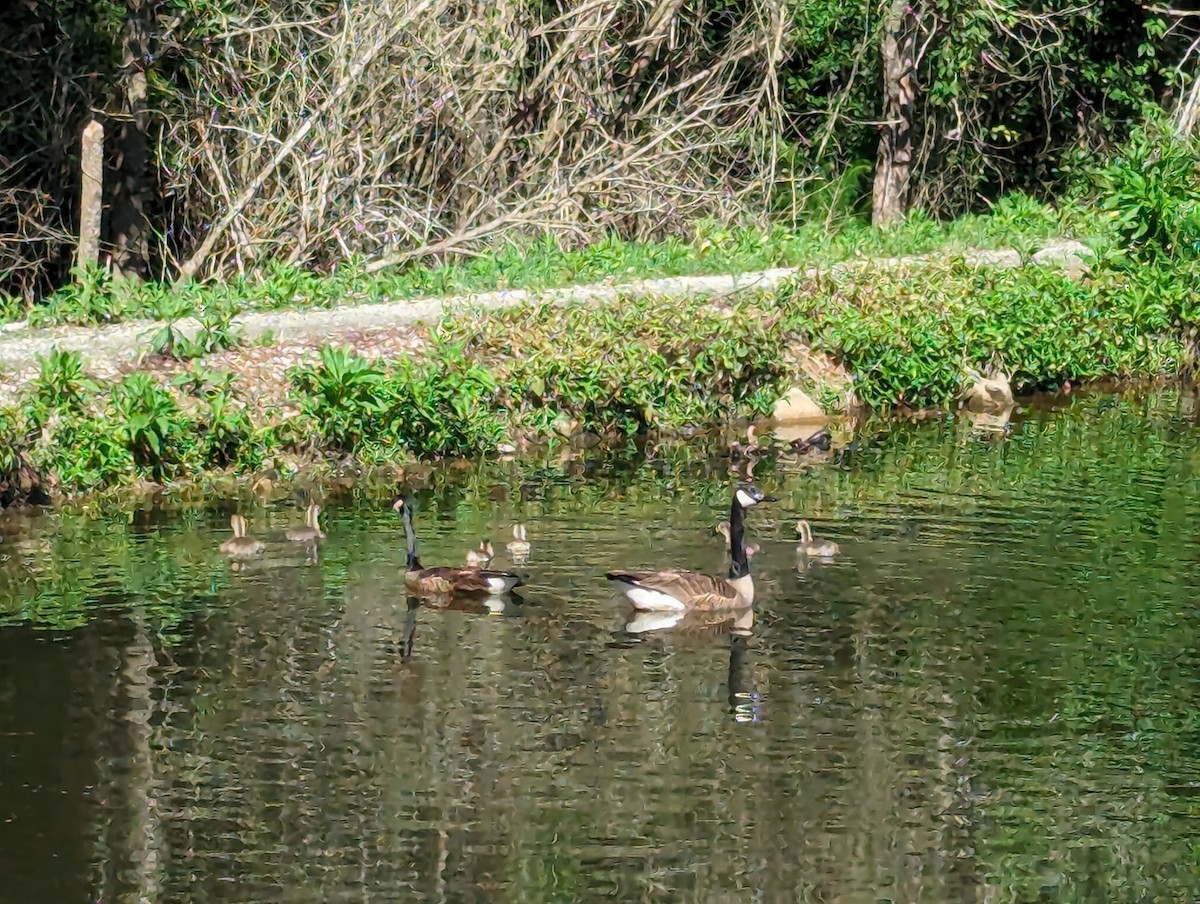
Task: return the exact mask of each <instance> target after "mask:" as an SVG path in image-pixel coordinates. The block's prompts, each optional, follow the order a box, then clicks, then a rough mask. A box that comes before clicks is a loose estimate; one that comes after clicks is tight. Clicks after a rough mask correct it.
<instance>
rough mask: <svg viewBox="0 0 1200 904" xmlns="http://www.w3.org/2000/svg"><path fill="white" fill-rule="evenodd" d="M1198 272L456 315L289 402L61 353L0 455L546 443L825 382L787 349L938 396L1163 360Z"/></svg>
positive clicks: (197, 470) (244, 468)
mask: <svg viewBox="0 0 1200 904" xmlns="http://www.w3.org/2000/svg"><path fill="white" fill-rule="evenodd" d="M1198 269H1200V267H1198V266H1197V264H1195V263H1194V262H1192V261H1188V260H1182V261H1179V260H1167V259H1159V260H1157V261H1155V262H1146V261H1144V260H1141V259H1139V258H1137V257H1133V256H1130V255H1126V254H1109V255H1107V256H1104V257H1102V258H1101V259H1100V260H1099V261H1098V262H1097V263H1096V264H1095V265H1094V267H1093V269H1092V272H1091V274H1090V276H1089V278H1088V279H1087V280H1083V281H1074V280H1072V279H1071V278H1070V277H1068V276H1067V275H1065V274H1063V273H1062V272H1059V271H1057V270H1052V269H1049V268H1042V267H1026V268H1019V269H1009V270H998V269H994V268H988V267H980V266H973V265H970V264H968V263H966V262H964V261H963V260H962V259H961V258H959V259H953V258H952V259H948V260H939V261H937V262H933V263H929V264H926V265H925V266H924V267H923V268H922V270H921V277H920V279H913V278H912V276H911V273H907V272H905V270H904V269H903V268H899V269H897V268H895V267H890V268H887V267H878V268H873V269H870V268H869V269H867V270H865V271H863V270H856V271H855V272H853V273H851V272H848V271H841V272H836V271H835V272H832V273H823V274H820V275H818V276H812V277H810V276H802V277H797V278H795V279H793V280H791V281H789V282H788V283H787V284H785V285H784V286H782V287H780V288H779V289H777V290H776V291H774V292H772V293H758V294H750V295H746V296H744V297H741V298H739V299H738V300H737V301H736V302H735V303H733V304H732V305H724V306H717V305H713V304H711V303H710V302H709V301H708V300H707V299H703V298H688V299H677V298H658V297H637V298H624V299H619V300H618V301H617V302H616V303H614V304H607V305H594V304H581V305H573V306H565V307H563V306H555V305H549V304H544V305H527V306H522V307H516V308H507V309H502V310H499V311H490V312H485V311H477V310H467V311H457V312H455V313H453V314H451V315H449V316H447V317H446V318H445V319H444V320H443V321H442V322H441V323H439V324H437V325H436V326H435V327H434V328H433V329H431V331H430V334H429V336H428V337H427V339H426V341H425V343H424V345H423V346H422V347H421V348H420V349H419V350H418V351H417V352H415V353H414V354H412V355H408V356H405V357H404V358H401V359H398V360H394V361H393V360H383V359H379V360H369V359H365V358H362V357H360V356H358V355H356V354H354V353H352V352H349V351H347V350H344V349H337V348H326V349H324V350H323V352H322V354H321V356H320V359H319V360H318V361H316V362H313V363H310V364H307V365H304V366H300V367H297V368H295V369H294V370H293V371H292V372H291V373H290V375H289V377H288V379H289V384H288V394H289V398H288V405H287V409H288V410H289V411H290V412H291V413H284V412H283V411H280V410H276V409H266V410H264V409H261V408H260V407H259V406H257V405H254V404H251V403H250V396H249V395H248V392H249V391H250V390H252V389H253V388H252V387H248V386H245V385H243V384H244V382H245V381H239V380H237V379H235V378H234V376H233V375H231V374H228V373H220V372H211V371H208V370H206V369H205V367H204V364H203V360H202V359H201V360H198V361H194V362H192V365H191V367H190V368H189V369H188V370H187V371H186V372H184V373H182V374H180V375H179V376H178V377H176V378H175V380H174V382H173V383H167V382H165V380H164V379H159V378H155V377H152V376H151V375H149V374H147V373H144V372H135V373H131V374H128V375H126V376H125V377H123V378H122V379H121V380H120V381H119V382H117V383H110V384H104V385H100V384H96V383H93V382H91V381H90V380H89V379H88V378H87V377H86V375H85V374H84V372H83V369H82V367H81V364H80V361H79V359H78V356H77V355H75V354H73V353H64V352H56V353H55V354H54V355H52V356H50V357H48V358H47V359H45V360H44V361H43V363H42V370H41V373H40V375H39V376H38V378H37V379H36V380H35V381H34V382H33V383H32V384H31V385H30V387H29V389H28V390H27V391H26V393H25V397H24V399H23V401H22V403H21V405H20V406H19V407H18V408H16V409H15V410H10V411H0V423H2V424H4V432H5V434H6V435H8V436H11V437H13V438H14V439H13V442H12V443H11V445H12V448H13V449H15V450H16V451H17V455H16V457H15V458H12V460H11V461H10V462H9V465H8V466H9V467H10V468H12V467H14V466H15V465H14V462H24V463H26V464H28V465H31V466H32V467H33V468H34V469H35V470H36V471H37V472H38V473H40V474H42V475H43V476H44V477H45V478H46V479H47V480H49V481H51V482H52V483H54V484H56V485H57V486H58V487H60V488H61V489H64V490H95V489H102V488H107V487H112V486H119V485H122V484H127V483H130V482H137V481H152V482H155V483H160V484H172V483H177V482H185V483H186V482H191V481H194V480H195V479H197V477H200V476H203V475H210V474H213V473H215V472H224V473H228V474H234V475H251V474H255V473H261V472H262V471H263V470H264V469H266V470H274V471H277V472H289V471H293V470H294V468H295V467H296V465H297V463H298V462H304V461H310V462H311V461H320V460H326V461H346V460H350V459H352V460H355V461H358V462H361V463H366V464H371V463H381V462H390V461H401V460H409V459H413V458H436V457H441V456H488V455H490V454H494V453H495V452H496V451H497V450H498V449H499V448H500V446H501V445H502V444H505V443H518V444H519V443H520V442H521V441H522V440H523V439H529V440H533V441H537V442H549V443H553V442H556V441H558V439H557V437H558V434H560V433H561V432H564V425H567V429H566V430H565V432H567V433H573V432H577V431H587V432H590V433H593V434H597V435H599V436H601V437H607V438H609V440H610V441H612V442H617V443H618V444H619V443H622V442H624V441H625V440H626V439H627V438H629V437H633V436H636V435H640V434H645V433H647V432H651V431H659V432H663V431H666V432H671V431H676V430H682V429H686V428H691V427H704V426H710V425H715V424H719V423H722V422H727V421H729V420H731V419H739V418H753V417H758V416H762V415H767V414H769V413H770V412H771V410H772V408H773V406H774V405H775V403H776V402H777V401H778V400H779V398H780V397H781V396H782V395H783V394H784V393H785V392H786V391H787V390H788V388H789V387H790V386H792V385H795V384H796V383H797V382H801V383H803V384H804V385H805V386H806V388H809V389H811V390H812V391H813V392H814V394H816V395H817V396H818V397H820V396H821V390H822V387H821V386H820V385H816V386H813V385H812V376H811V375H808V374H803V373H802V372H801V371H800V364H799V361H800V360H803V359H804V358H805V357H807V355H796V354H793V351H794V350H796V349H797V348H800V349H804V350H812V351H815V352H817V353H824V354H825V355H827V356H829V357H831V358H834V359H837V360H839V361H840V362H841V363H842V365H843V366H844V367H845V368H846V369H847V370H849V371H850V373H851V374H852V377H853V380H854V388H855V391H856V393H857V394H858V397H859V398H860V399H861V400H862V401H864V402H866V403H868V404H869V405H872V406H877V407H888V406H892V405H897V404H906V405H912V406H925V405H938V404H945V403H947V402H949V401H951V400H952V399H953V398H954V397H955V396H956V395H957V394H958V392H959V391H960V390H961V389H962V387H963V385H964V378H965V374H966V372H967V370H968V369H971V368H976V369H987V368H988V367H992V366H995V367H999V368H1001V369H1003V370H1005V371H1008V372H1009V373H1011V374H1012V375H1013V378H1014V382H1015V383H1016V385H1017V386H1018V387H1019V388H1029V387H1034V386H1047V385H1053V384H1055V383H1057V382H1059V381H1062V380H1067V379H1070V380H1072V381H1078V380H1087V379H1090V378H1095V377H1101V376H1108V375H1131V376H1155V375H1160V374H1169V373H1173V372H1177V371H1178V370H1179V369H1180V368H1181V367H1182V366H1184V365H1185V364H1186V363H1187V361H1188V360H1189V356H1188V349H1187V347H1186V346H1187V343H1186V342H1185V339H1184V337H1185V336H1187V335H1189V334H1194V333H1195V330H1196V328H1197V327H1198V326H1200V304H1198V303H1197V302H1198V300H1200V291H1198V290H1197V288H1196V287H1197V286H1200V280H1198V279H1197V276H1200V273H1198V272H1197V270H1198ZM806 381H807V382H806ZM0 476H2V475H0Z"/></svg>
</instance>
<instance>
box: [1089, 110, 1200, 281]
mask: <svg viewBox="0 0 1200 904" xmlns="http://www.w3.org/2000/svg"><path fill="white" fill-rule="evenodd" d="M1198 152H1200V148H1197V147H1196V146H1195V145H1194V144H1193V143H1192V142H1190V141H1187V140H1185V139H1183V138H1181V137H1179V136H1178V135H1177V134H1176V133H1175V132H1174V130H1172V129H1171V127H1170V126H1169V125H1166V124H1161V123H1158V122H1156V121H1155V120H1151V121H1150V122H1149V123H1148V124H1147V125H1145V126H1143V127H1141V128H1139V129H1138V130H1136V131H1135V132H1134V134H1133V135H1132V136H1131V138H1130V139H1129V141H1128V143H1127V144H1126V145H1125V147H1124V149H1123V150H1122V152H1121V153H1120V154H1119V155H1118V156H1117V158H1116V159H1115V160H1114V161H1113V162H1112V163H1111V164H1109V166H1107V167H1106V168H1105V169H1103V170H1102V171H1101V173H1100V187H1101V190H1102V192H1103V206H1104V208H1105V209H1106V210H1109V211H1111V212H1112V213H1113V214H1114V216H1115V219H1116V224H1117V230H1118V232H1119V234H1120V236H1121V239H1122V240H1123V241H1124V243H1125V244H1126V246H1127V247H1128V248H1129V249H1131V250H1132V251H1133V252H1134V253H1136V254H1137V255H1138V256H1140V257H1143V258H1145V259H1148V260H1155V259H1157V258H1159V257H1162V256H1167V255H1183V256H1189V257H1193V256H1196V254H1197V252H1200V162H1198V158H1197V153H1198Z"/></svg>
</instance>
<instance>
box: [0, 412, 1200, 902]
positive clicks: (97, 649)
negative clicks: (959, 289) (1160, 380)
mask: <svg viewBox="0 0 1200 904" xmlns="http://www.w3.org/2000/svg"><path fill="white" fill-rule="evenodd" d="M1190 404H1191V403H1190V401H1189V400H1188V399H1186V398H1183V397H1181V396H1180V395H1179V394H1177V393H1174V392H1164V393H1160V394H1157V395H1152V396H1149V397H1143V396H1132V395H1131V396H1126V397H1123V398H1115V397H1106V398H1093V399H1081V400H1076V401H1075V402H1073V403H1071V404H1070V405H1067V406H1062V407H1065V410H1062V411H1058V412H1050V411H1041V412H1037V413H1033V414H1029V415H1026V416H1023V417H1022V418H1020V419H1018V421H1017V422H1016V423H1015V424H1014V428H1013V431H1012V434H1011V435H1010V436H1009V437H1007V438H1003V439H1000V438H994V437H993V438H987V437H981V436H979V435H977V434H972V433H971V431H970V430H969V428H968V427H967V425H965V424H964V423H962V422H961V421H959V420H956V419H945V420H942V421H939V422H931V423H925V424H923V425H920V426H896V427H891V428H883V427H881V428H880V429H879V430H877V431H867V432H864V433H862V434H860V436H859V440H858V441H859V445H858V446H857V447H856V448H853V449H851V450H850V451H848V452H845V453H843V454H841V455H839V456H837V457H835V458H832V459H830V460H829V461H826V462H817V463H811V462H809V463H801V462H798V461H796V460H794V459H788V458H786V457H783V458H778V459H775V460H766V461H763V462H761V463H759V464H758V465H757V466H756V468H755V471H754V476H755V478H756V480H757V481H758V482H759V483H760V485H762V486H763V487H764V489H766V490H767V491H768V492H772V493H774V494H775V495H777V496H780V497H781V499H782V502H781V503H780V504H779V505H776V506H773V507H771V508H768V507H766V506H763V507H760V508H759V509H756V510H755V511H753V512H751V514H750V524H749V535H748V540H749V541H751V542H753V543H757V544H759V545H760V546H761V551H760V552H759V553H758V554H757V555H756V556H755V557H754V558H753V560H752V562H753V567H754V574H755V577H756V580H757V586H758V593H759V599H758V603H757V606H756V608H755V612H754V617H753V620H752V621H751V620H750V619H746V618H743V619H741V620H739V621H738V623H737V624H734V625H730V624H697V623H687V622H685V623H683V624H680V625H677V626H675V627H674V628H672V629H670V630H665V631H663V630H660V631H645V630H642V629H644V628H646V627H648V626H647V625H646V624H640V625H639V624H636V623H635V624H634V625H632V626H630V625H629V616H630V613H629V611H628V610H627V609H626V607H625V606H624V605H623V604H622V603H621V602H619V601H618V600H616V599H614V598H613V596H612V595H611V593H610V591H609V590H608V589H607V587H606V586H605V584H604V582H603V580H602V579H600V578H601V575H602V574H603V572H604V571H606V570H608V569H611V568H632V567H636V566H667V565H679V566H685V567H693V568H699V569H704V570H710V571H723V569H724V563H725V561H726V553H725V551H724V550H723V549H722V547H721V541H720V540H719V539H718V538H717V536H716V535H715V534H714V533H713V526H714V524H715V523H716V522H717V521H718V520H719V519H721V518H722V517H727V510H728V498H729V489H728V487H729V482H730V480H731V479H732V475H733V474H734V473H735V471H736V469H737V467H738V466H737V465H735V464H734V463H732V462H730V461H729V459H728V457H725V458H722V457H721V456H720V455H719V454H714V452H715V453H719V451H720V449H719V448H705V446H704V444H703V443H696V444H692V445H682V446H671V447H663V448H661V449H657V450H650V451H649V452H647V453H645V454H632V453H631V454H629V455H626V456H612V455H609V456H607V457H606V456H600V455H592V456H589V457H585V458H581V459H575V460H560V459H559V458H554V459H553V460H549V461H544V462H540V463H539V462H509V463H495V462H493V463H490V464H484V465H481V466H479V467H475V468H466V469H454V468H450V467H445V468H438V469H433V470H431V471H429V472H427V473H424V474H418V475H410V476H409V480H411V481H412V484H413V486H414V487H415V495H416V499H417V504H418V514H417V528H418V532H419V533H420V534H421V536H422V540H423V558H424V559H425V561H426V563H427V564H434V563H442V562H454V561H460V560H461V557H462V554H463V552H464V551H465V550H466V549H467V548H469V547H473V546H475V545H476V543H477V542H478V540H479V539H480V538H481V537H483V536H491V537H492V538H493V540H494V542H495V543H496V546H497V550H498V553H499V554H498V556H497V560H496V564H497V565H498V566H501V567H506V566H507V557H506V555H505V553H504V552H503V544H504V542H505V540H506V539H507V538H508V536H509V532H510V529H511V526H512V524H513V523H514V522H515V521H518V520H519V521H523V522H525V523H526V524H528V525H529V535H530V539H531V541H532V543H533V555H532V558H531V560H530V562H529V563H528V566H527V570H528V572H529V574H530V581H529V585H528V587H526V588H523V597H522V599H521V601H519V602H518V601H513V602H510V603H508V604H507V605H505V606H503V607H502V609H501V607H495V606H493V607H492V608H488V607H486V606H484V605H481V604H477V605H465V606H461V607H459V608H450V609H447V608H432V607H425V606H422V607H418V608H414V607H411V606H410V605H409V604H408V602H407V601H406V599H405V593H404V587H403V581H402V577H401V571H402V568H403V564H404V550H403V534H402V531H401V530H400V529H399V524H398V522H397V518H396V516H395V515H394V513H392V512H391V511H390V509H389V508H388V502H389V500H390V492H391V489H392V488H391V487H388V486H384V485H380V486H378V487H371V486H365V485H360V486H358V487H356V488H348V489H345V490H343V491H340V492H337V493H330V494H329V495H328V497H327V499H326V504H327V511H326V513H325V515H324V522H325V526H326V529H327V530H328V532H329V537H328V539H327V540H326V541H325V542H324V544H323V545H322V547H321V548H320V551H319V554H318V555H317V557H316V558H315V560H310V559H309V557H307V556H306V555H305V553H304V552H303V551H298V550H296V549H294V548H291V547H290V546H289V545H288V544H287V543H286V542H285V541H283V540H282V532H283V530H284V529H285V528H286V526H287V525H288V524H290V523H298V522H299V521H300V520H301V511H300V508H299V505H298V503H297V500H296V499H295V498H294V497H288V496H281V497H279V498H275V499H272V500H270V501H267V502H257V503H256V502H254V501H253V500H252V499H251V498H250V497H249V496H247V497H246V498H245V499H243V500H242V501H241V502H240V503H238V506H239V507H240V509H241V510H242V511H244V512H245V513H246V514H247V516H248V519H249V521H250V527H251V533H252V534H253V535H259V536H262V537H264V538H265V539H268V540H270V541H272V544H271V548H270V550H269V552H268V555H267V557H266V559H265V560H264V561H262V562H261V563H257V564H254V565H251V566H248V567H246V568H244V569H241V570H236V571H235V570H233V569H232V568H231V567H230V565H229V564H228V563H227V562H226V561H225V560H224V559H223V558H222V557H221V555H220V554H219V553H218V552H217V546H218V544H219V543H220V542H221V541H222V540H223V539H224V538H225V537H227V536H228V529H227V527H226V524H227V518H228V515H229V514H230V512H231V511H233V510H234V504H235V503H234V502H233V501H220V502H218V501H213V502H212V503H211V504H210V505H208V506H207V507H204V508H198V509H197V508H184V509H180V508H178V507H174V508H169V509H154V510H144V511H138V512H135V513H133V514H124V515H121V514H109V513H103V512H101V513H97V514H94V515H92V516H87V515H84V514H80V513H74V512H67V511H61V512H53V513H49V514H46V515H43V516H39V517H35V518H30V517H27V516H20V517H14V516H13V515H12V514H11V513H10V514H9V515H7V516H5V517H4V518H3V519H0V876H3V882H0V899H2V900H5V901H9V900H11V901H14V902H18V901H19V902H39V901H47V902H51V901H52V902H71V901H80V902H83V901H106V902H107V901H142V900H145V901H164V902H165V901H197V902H221V901H281V902H292V901H296V902H301V901H303V902H308V901H318V900H327V901H350V900H353V901H363V900H380V901H382V900H405V901H407V900H417V901H489V902H490V901H505V900H507V901H514V902H515V901H589V900H601V899H604V900H638V901H642V900H656V901H659V900H661V901H667V900H688V901H748V900H756V901H769V902H774V901H792V900H810V901H885V900H886V901H930V902H962V901H1062V900H1071V901H1151V900H1176V901H1194V900H1196V899H1197V897H1198V896H1200V866H1198V847H1197V841H1196V839H1197V837H1200V820H1198V819H1197V817H1198V816H1200V802H1198V799H1197V794H1198V792H1200V761H1198V760H1197V756H1198V755H1200V715H1198V713H1197V706H1196V703H1197V700H1196V698H1197V689H1198V687H1200V685H1198V684H1197V679H1198V678H1200V653H1198V652H1197V634H1198V631H1197V627H1196V626H1197V625H1198V624H1200V616H1198V614H1197V612H1196V604H1195V600H1196V596H1197V591H1196V587H1197V572H1198V565H1197V563H1198V562H1200V541H1198V539H1197V531H1198V529H1200V495H1198V492H1197V491H1198V489H1200V486H1198V478H1197V463H1198V462H1200V441H1198V436H1200V434H1198V428H1197V426H1196V424H1195V423H1194V422H1193V421H1192V420H1191V409H1190ZM800 515H804V516H807V517H808V518H809V519H810V520H811V521H812V522H813V524H814V526H815V529H816V531H817V533H818V534H819V535H820V536H823V537H828V538H831V539H834V540H836V541H837V542H838V543H839V544H840V545H841V555H840V556H839V557H837V558H836V559H835V560H834V561H832V562H807V563H806V562H804V561H802V560H798V558H797V555H796V552H795V547H796V537H795V520H796V518H797V517H799V516H800ZM497 610H500V611H497ZM631 628H632V630H631Z"/></svg>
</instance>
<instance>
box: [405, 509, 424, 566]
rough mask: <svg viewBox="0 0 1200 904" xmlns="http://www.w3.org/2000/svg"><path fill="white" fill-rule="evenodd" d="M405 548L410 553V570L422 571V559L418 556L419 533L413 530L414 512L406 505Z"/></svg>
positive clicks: (408, 558) (408, 556)
mask: <svg viewBox="0 0 1200 904" xmlns="http://www.w3.org/2000/svg"><path fill="white" fill-rule="evenodd" d="M403 512H404V549H405V551H406V552H407V553H408V555H407V560H408V570H409V571H420V570H421V560H420V559H419V558H418V557H417V535H416V533H415V532H414V531H413V526H412V513H411V512H410V511H409V506H407V505H405V506H404V509H403Z"/></svg>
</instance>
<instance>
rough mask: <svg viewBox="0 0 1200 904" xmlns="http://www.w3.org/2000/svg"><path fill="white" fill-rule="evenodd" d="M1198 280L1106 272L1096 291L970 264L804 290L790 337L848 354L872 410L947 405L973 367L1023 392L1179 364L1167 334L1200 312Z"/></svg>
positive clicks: (796, 294)
mask: <svg viewBox="0 0 1200 904" xmlns="http://www.w3.org/2000/svg"><path fill="white" fill-rule="evenodd" d="M1192 285H1193V281H1192V280H1191V279H1190V278H1188V277H1187V276H1185V275H1184V274H1182V273H1180V272H1178V271H1173V270H1169V269H1166V268H1153V267H1131V266H1117V265H1113V264H1111V263H1110V265H1109V266H1107V267H1105V268H1103V269H1101V270H1100V272H1098V273H1097V274H1096V275H1095V277H1094V279H1093V280H1092V281H1091V282H1088V283H1084V282H1080V281H1077V280H1073V279H1071V278H1070V277H1069V276H1068V275H1067V274H1065V273H1062V272H1060V271H1057V270H1051V269H1047V268H1041V267H1028V268H1023V269H1014V270H993V269H986V268H975V267H971V266H967V265H965V264H963V263H962V262H954V263H950V264H945V265H937V266H931V267H929V268H927V269H925V270H922V272H921V278H920V279H919V280H915V279H913V278H912V274H911V273H910V272H905V271H903V270H877V271H875V272H872V273H870V274H866V275H864V274H859V275H857V276H848V275H831V276H825V277H819V278H817V279H815V280H812V281H807V282H798V283H796V284H794V285H793V286H792V287H791V288H790V289H789V290H788V291H787V293H786V294H787V299H786V301H785V304H786V306H787V308H788V319H789V322H790V323H791V325H792V326H793V328H794V329H795V330H796V331H797V332H798V333H799V334H801V335H803V336H804V337H805V338H806V339H807V340H808V341H810V342H812V343H813V344H814V345H815V346H816V347H818V348H820V349H824V350H827V351H829V352H831V353H833V354H835V355H837V356H839V357H840V358H841V359H842V360H843V361H844V362H845V364H846V365H847V367H848V368H849V369H850V370H851V371H852V372H853V374H854V379H855V390H856V392H857V393H858V396H859V398H860V399H862V401H864V402H865V403H866V404H868V405H871V406H873V407H887V406H891V405H894V404H897V403H903V404H908V405H914V406H923V405H938V404H944V403H946V402H948V401H950V400H951V399H953V398H954V397H955V396H956V395H957V394H958V392H959V391H960V389H961V388H962V383H961V381H962V377H963V374H964V372H965V370H966V369H967V368H968V367H975V368H983V367H987V366H988V365H992V364H995V365H997V366H998V367H1000V368H1001V369H1003V370H1005V371H1007V372H1008V373H1009V374H1010V375H1011V376H1012V378H1013V381H1014V384H1015V386H1016V388H1029V387H1032V386H1035V385H1040V384H1053V383H1057V382H1059V381H1061V380H1065V379H1068V378H1069V379H1073V380H1086V379H1090V378H1097V377H1101V376H1107V375H1122V374H1138V375H1151V374H1159V373H1163V372H1164V371H1167V370H1168V369H1170V368H1172V367H1174V366H1175V365H1177V364H1178V362H1179V359H1180V344H1179V342H1178V341H1177V340H1176V339H1175V338H1173V336H1171V335H1170V334H1169V331H1170V329H1171V327H1172V325H1173V324H1175V323H1178V322H1179V320H1180V317H1181V312H1183V311H1184V310H1185V309H1186V310H1192V309H1193V308H1194V302H1193V301H1192V299H1193V298H1194V290H1193V289H1192V288H1191V286H1192Z"/></svg>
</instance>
